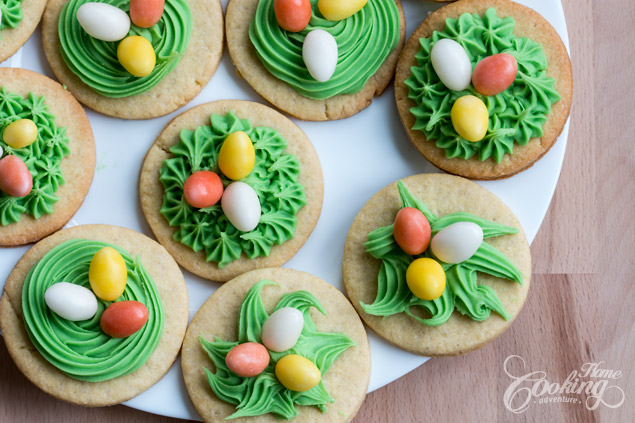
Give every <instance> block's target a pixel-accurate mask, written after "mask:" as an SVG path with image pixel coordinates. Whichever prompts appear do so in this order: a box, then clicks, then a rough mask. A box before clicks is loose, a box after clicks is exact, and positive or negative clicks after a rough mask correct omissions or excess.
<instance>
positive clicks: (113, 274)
mask: <svg viewBox="0 0 635 423" xmlns="http://www.w3.org/2000/svg"><path fill="white" fill-rule="evenodd" d="M127 279H128V271H127V269H126V262H125V261H124V259H123V257H121V254H119V252H118V251H117V250H115V249H114V248H112V247H104V248H102V249H101V250H99V251H97V252H96V253H95V255H94V256H93V258H92V259H91V261H90V266H89V267H88V281H89V282H90V287H91V288H92V289H93V292H94V293H95V295H97V297H98V298H101V299H102V300H104V301H114V300H116V299H117V298H119V296H120V295H121V294H122V293H123V291H124V289H125V288H126V281H127Z"/></svg>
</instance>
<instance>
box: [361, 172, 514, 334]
mask: <svg viewBox="0 0 635 423" xmlns="http://www.w3.org/2000/svg"><path fill="white" fill-rule="evenodd" d="M397 186H398V189H399V195H400V197H401V203H402V207H414V208H416V209H419V210H420V211H421V212H422V213H423V214H424V215H425V217H426V218H427V219H428V221H429V222H430V228H431V230H432V235H433V236H434V235H435V234H436V233H437V232H439V231H440V230H442V229H443V228H445V227H447V226H449V225H451V224H453V223H456V222H473V223H475V224H477V225H479V226H480V227H481V228H482V229H483V238H485V239H487V238H491V237H496V236H501V235H507V234H514V233H517V232H518V230H517V229H516V228H513V227H509V226H505V225H501V224H499V223H495V222H490V221H488V220H485V219H482V218H480V217H478V216H474V215H473V214H469V213H463V212H459V213H452V214H448V215H445V216H441V217H438V216H436V215H434V214H433V213H432V212H431V211H430V209H428V207H427V206H426V205H425V204H424V203H423V202H422V201H420V200H419V199H417V198H415V197H414V196H413V195H412V194H411V193H410V192H409V191H408V189H407V188H406V187H405V185H404V184H403V183H402V182H401V181H399V182H398V184H397ZM364 246H365V247H366V252H367V253H369V254H370V255H371V256H373V257H375V258H377V259H379V260H381V262H382V263H381V267H380V270H379V275H378V276H377V283H378V286H377V297H376V298H375V301H374V302H373V303H372V304H364V303H362V304H361V305H362V308H363V309H364V311H365V312H366V313H368V314H372V315H375V316H391V315H393V314H397V313H406V314H408V315H409V316H412V317H413V318H414V319H416V320H418V321H419V322H421V323H423V324H424V325H428V326H438V325H441V324H443V323H445V322H446V321H447V320H448V319H449V318H450V315H451V314H452V312H453V311H454V308H455V307H456V309H457V310H458V311H459V312H461V313H462V314H464V315H466V316H468V317H470V318H471V319H473V320H476V321H479V322H480V321H483V320H485V319H487V318H488V317H489V315H490V310H494V311H495V312H497V313H498V314H500V315H501V317H503V318H504V319H505V320H507V319H508V315H507V313H506V312H505V309H504V308H503V305H502V304H501V302H500V300H499V299H498V296H497V295H496V293H495V292H494V290H493V289H491V288H490V287H489V286H486V285H477V282H478V280H477V272H482V273H487V274H489V275H493V276H496V277H498V278H504V279H509V280H512V281H515V282H518V283H520V284H522V281H523V276H522V274H521V273H520V271H519V270H518V268H516V266H515V265H514V264H513V263H512V262H511V261H510V260H509V259H508V258H507V257H505V256H504V255H503V254H502V253H501V252H499V251H498V250H497V249H496V248H494V247H492V246H491V245H490V244H488V243H487V242H483V243H482V244H481V246H480V247H479V249H478V250H477V251H476V253H475V254H474V255H473V256H472V257H471V258H469V259H468V260H465V261H463V262H461V263H458V264H449V263H443V262H441V266H442V267H443V270H444V271H445V275H446V287H445V291H443V294H442V295H441V297H439V298H437V299H435V300H422V299H420V298H417V297H415V296H414V294H412V292H411V291H410V289H409V288H408V285H407V283H406V270H407V269H408V266H409V265H410V263H411V262H412V261H413V260H415V259H416V258H419V257H432V258H434V256H433V255H432V253H431V252H430V251H429V249H428V250H427V251H425V252H424V253H423V254H422V255H420V256H410V255H408V254H406V253H405V252H403V250H402V249H401V248H400V247H399V245H397V242H396V241H395V239H394V238H393V226H392V225H390V226H384V227H381V228H378V229H376V230H374V231H372V232H371V233H370V234H368V241H367V242H366V243H365V244H364ZM415 306H418V307H421V308H423V309H425V310H427V312H428V313H429V314H430V317H429V318H426V319H423V318H421V317H419V316H416V315H415V314H414V313H413V312H412V311H411V308H412V307H415Z"/></svg>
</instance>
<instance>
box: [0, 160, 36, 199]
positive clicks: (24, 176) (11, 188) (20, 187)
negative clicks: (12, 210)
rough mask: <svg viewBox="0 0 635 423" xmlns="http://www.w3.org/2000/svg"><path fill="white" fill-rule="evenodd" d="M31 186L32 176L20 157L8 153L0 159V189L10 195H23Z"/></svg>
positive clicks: (28, 191)
mask: <svg viewBox="0 0 635 423" xmlns="http://www.w3.org/2000/svg"><path fill="white" fill-rule="evenodd" d="M31 188H33V176H32V175H31V172H29V168H28V167H26V164H25V163H24V162H23V161H22V159H21V158H19V157H17V156H14V155H8V156H4V157H3V158H2V159H0V190H1V191H2V192H4V193H5V194H7V195H10V196H11V197H24V196H25V195H27V194H29V193H30V192H31Z"/></svg>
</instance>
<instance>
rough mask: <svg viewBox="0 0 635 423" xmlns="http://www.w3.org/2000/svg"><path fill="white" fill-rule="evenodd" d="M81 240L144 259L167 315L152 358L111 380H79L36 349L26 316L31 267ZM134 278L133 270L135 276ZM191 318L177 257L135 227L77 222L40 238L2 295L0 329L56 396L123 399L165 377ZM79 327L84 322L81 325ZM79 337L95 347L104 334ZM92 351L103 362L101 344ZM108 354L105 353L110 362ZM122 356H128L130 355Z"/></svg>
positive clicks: (88, 401)
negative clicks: (64, 245) (25, 293)
mask: <svg viewBox="0 0 635 423" xmlns="http://www.w3.org/2000/svg"><path fill="white" fill-rule="evenodd" d="M78 239H83V240H90V241H96V242H105V243H109V244H112V245H114V246H117V247H118V248H121V249H122V250H123V251H125V252H126V253H128V254H129V255H130V256H131V257H132V259H133V260H136V261H137V262H140V263H141V264H142V265H143V267H144V268H145V271H147V273H148V274H149V276H150V278H152V280H153V281H154V285H155V286H156V289H157V290H158V293H159V296H160V301H161V303H162V307H163V311H164V316H165V317H164V326H163V330H162V335H161V337H160V340H159V341H158V344H157V346H156V348H155V349H154V351H153V352H152V353H151V355H150V356H149V358H148V359H147V361H146V362H145V363H144V364H143V365H141V367H140V368H138V369H137V370H136V371H133V372H132V373H128V374H125V375H123V376H119V377H116V378H113V379H109V380H105V381H99V382H89V381H82V380H78V379H76V378H72V377H70V376H68V375H66V374H65V373H63V372H62V371H60V370H59V369H58V368H57V367H54V366H53V365H52V364H51V363H49V361H47V360H46V359H45V358H44V357H43V356H42V355H41V354H40V353H39V352H38V350H36V348H35V347H34V345H33V343H32V341H31V340H30V338H29V334H28V333H27V330H26V329H25V323H24V321H23V316H24V309H23V307H22V304H23V285H24V282H25V279H26V278H27V275H28V274H29V272H30V271H31V269H32V268H33V267H34V266H35V265H36V264H37V263H38V262H39V261H40V260H41V259H42V258H43V257H44V256H45V255H46V254H47V253H49V252H50V251H51V250H53V249H54V248H55V247H58V246H60V245H61V244H62V243H64V242H65V241H69V240H78ZM86 266H87V264H86ZM131 277H132V276H130V274H129V275H128V278H129V280H130V278H131ZM40 282H41V281H40ZM55 282H57V281H55ZM44 283H45V284H46V283H49V284H50V283H52V282H47V281H44ZM41 301H43V299H41ZM148 307H150V306H149V305H148ZM30 313H32V311H30ZM47 314H49V315H52V312H50V311H49V312H48V313H47ZM44 318H45V319H47V317H44ZM187 320H188V297H187V289H186V287H185V281H184V279H183V275H182V274H181V271H180V269H179V267H178V265H177V264H176V263H175V262H174V260H173V259H172V258H171V256H170V255H169V254H168V253H167V252H166V251H165V249H164V248H163V247H161V246H160V245H159V244H157V243H156V242H155V241H153V240H151V239H150V238H148V237H146V236H144V235H142V234H140V233H137V232H134V231H132V230H130V229H126V228H121V227H115V226H109V225H83V226H75V227H71V228H68V229H64V230H62V231H59V232H57V233H55V234H53V235H51V236H50V237H48V238H45V239H43V240H42V241H40V242H39V243H37V244H36V245H35V246H33V248H31V249H30V250H29V251H28V252H27V253H26V254H25V255H24V256H23V257H22V259H21V260H20V261H19V262H18V263H17V265H16V266H15V268H14V269H13V271H12V272H11V273H10V274H9V277H8V278H7V282H6V284H5V287H4V292H3V295H2V298H1V299H0V328H1V329H2V335H3V337H4V340H5V342H6V345H7V348H8V350H9V353H10V354H11V356H12V358H13V359H14V361H15V363H16V364H17V366H18V368H19V369H20V370H21V371H22V372H23V373H24V374H25V375H26V376H27V378H28V379H30V380H31V381H32V382H33V383H34V384H35V385H37V386H38V387H39V388H40V389H42V390H43V391H45V392H47V393H49V394H50V395H53V396H54V397H56V398H59V399H62V400H65V401H69V402H72V403H75V404H80V405H84V406H105V405H113V404H118V403H120V402H123V401H126V400H128V399H130V398H132V397H134V396H136V395H138V394H140V393H141V392H143V391H145V390H146V389H148V388H149V387H150V386H152V385H153V384H154V383H156V382H157V381H158V380H159V379H161V377H163V375H164V374H165V373H166V372H167V371H168V370H169V368H170V367H171V365H172V363H173V362H174V360H175V359H176V357H177V355H178V352H179V349H180V347H181V342H182V340H183V336H184V334H185V329H186V326H187ZM79 323H82V322H79ZM146 324H147V323H146ZM97 325H99V323H97ZM72 326H74V325H72ZM76 326H77V327H82V325H81V324H78V325H76ZM39 329H40V330H46V329H43V328H39ZM86 330H89V329H86ZM79 332H82V331H81V330H79ZM78 336H79V337H80V338H83V339H84V342H89V343H90V342H92V343H93V345H95V346H96V344H94V342H99V341H95V339H97V340H98V339H100V336H98V335H92V334H91V333H90V332H85V333H81V334H80V335H78ZM102 336H103V335H102ZM133 336H134V335H133ZM131 339H133V338H131ZM145 342H146V341H144V343H145ZM126 345H127V344H124V346H123V348H124V351H126V350H129V351H130V352H131V353H132V352H133V351H134V350H130V348H135V347H134V346H126ZM60 347H61V348H66V347H63V346H60ZM71 348H74V347H71ZM102 348H105V349H107V346H106V345H103V346H102ZM80 349H81V348H80ZM88 354H91V353H90V352H89V353H88ZM92 354H94V357H95V358H93V359H91V365H99V361H100V359H99V358H98V357H99V354H100V352H99V348H97V349H96V351H93V353H92ZM108 359H109V358H108V357H103V360H104V361H107V360H108ZM122 359H127V358H126V357H125V354H124V356H122Z"/></svg>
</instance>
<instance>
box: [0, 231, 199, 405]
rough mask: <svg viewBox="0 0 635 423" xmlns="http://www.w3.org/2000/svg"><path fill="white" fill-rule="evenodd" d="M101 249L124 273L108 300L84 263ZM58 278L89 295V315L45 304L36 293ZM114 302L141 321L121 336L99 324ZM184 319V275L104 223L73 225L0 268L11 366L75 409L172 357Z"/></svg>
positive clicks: (142, 381)
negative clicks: (139, 309) (135, 309)
mask: <svg viewBox="0 0 635 423" xmlns="http://www.w3.org/2000/svg"><path fill="white" fill-rule="evenodd" d="M104 247H110V248H111V252H110V253H111V254H110V255H109V256H108V257H107V258H105V259H103V260H105V261H109V258H112V257H113V254H114V255H116V254H117V253H118V254H119V255H120V256H121V258H122V259H123V262H124V264H125V269H124V270H127V274H125V273H124V275H125V278H126V281H125V286H124V287H121V288H122V289H123V293H122V294H121V295H120V296H118V297H117V298H116V299H114V300H104V299H101V297H102V296H104V297H106V296H107V295H109V290H110V289H113V288H111V287H110V285H108V284H107V283H105V284H104V283H101V284H100V282H95V280H94V279H93V277H94V275H93V271H94V270H93V268H92V267H93V265H92V264H91V262H92V261H93V257H94V256H95V254H96V253H98V252H100V250H102V248H104ZM112 251H115V252H116V253H112ZM112 262H116V260H115V258H112V260H111V261H109V263H112ZM89 269H90V271H89ZM117 270H118V269H116V268H115V269H114V270H113V272H115V273H116V271H117ZM95 272H96V277H97V278H99V276H100V274H102V273H108V271H107V270H104V266H103V262H102V267H101V271H100V270H99V268H98V269H97V270H96V271H95ZM89 273H90V276H89ZM89 279H90V281H89ZM59 282H68V283H70V284H73V285H80V286H83V287H86V288H88V289H87V290H88V291H89V292H94V293H95V295H97V307H96V314H95V315H94V316H93V317H90V318H86V316H81V317H80V316H77V317H75V316H71V317H69V316H68V315H66V314H63V311H64V310H63V309H64V308H69V307H70V308H71V309H72V311H78V310H80V311H81V310H82V309H83V308H84V307H85V304H86V303H85V302H82V303H81V304H79V305H77V304H76V303H72V305H71V304H66V305H64V304H63V305H62V306H61V307H62V310H59V309H55V311H53V310H54V309H52V306H51V305H50V303H49V300H50V299H49V300H45V292H47V290H48V289H49V287H50V286H51V285H53V286H55V285H57V284H58V283H59ZM114 285H116V284H114V283H113V286H114ZM104 286H105V288H104ZM117 286H119V285H117ZM47 295H48V293H47ZM114 295H117V293H115V294H114ZM114 295H112V296H111V297H108V298H112V297H113V296H114ZM64 298H65V299H67V300H68V301H69V302H71V301H72V300H73V299H74V297H73V296H72V295H65V296H64ZM93 298H94V297H93ZM124 301H137V302H140V303H141V304H143V305H144V306H145V307H146V309H147V314H146V316H147V321H146V322H145V324H144V325H143V326H142V327H141V328H140V329H139V330H138V331H136V332H134V333H133V334H131V335H129V336H125V337H113V336H111V335H109V334H108V333H110V334H112V332H108V333H106V332H105V331H104V330H108V329H104V323H103V320H104V319H102V316H103V315H105V314H106V313H107V312H108V310H111V308H112V307H113V306H112V305H110V304H111V303H112V304H113V305H115V304H119V305H120V304H122V303H123V302H124ZM57 307H60V305H59V304H58V305H57ZM62 316H64V317H62ZM69 318H73V319H74V318H83V319H84V320H78V321H72V320H69ZM115 320H117V319H115ZM187 320H188V298H187V290H186V288H185V281H184V279H183V275H182V274H181V271H180V269H179V267H178V265H177V264H176V263H175V262H174V260H173V259H172V258H171V257H170V255H169V254H168V253H167V252H166V251H165V249H163V248H162V247H161V246H160V245H159V244H157V243H156V242H155V241H153V240H151V239H150V238H148V237H146V236H145V235H142V234H139V233H137V232H134V231H132V230H130V229H126V228H120V227H115V226H107V225H85V226H75V227H72V228H69V229H64V230H62V231H59V232H57V233H55V234H53V235H51V236H50V237H48V238H45V239H43V240H42V241H40V242H39V243H37V244H36V245H35V246H33V248H31V249H30V250H29V251H28V252H27V253H26V254H25V255H24V257H22V259H21V260H20V261H19V262H18V264H17V265H16V267H15V268H14V269H13V271H12V272H11V273H10V274H9V277H8V279H7V282H6V285H5V287H4V292H3V295H2V299H1V300H0V328H1V329H2V335H3V337H4V339H5V342H6V345H7V348H8V350H9V353H10V354H11V357H12V358H13V360H14V361H15V362H16V364H17V366H18V367H19V368H20V370H21V371H22V372H23V373H24V374H25V375H26V377H27V378H29V379H30V380H31V381H32V382H33V383H34V384H35V385H36V386H38V387H39V388H40V389H42V390H44V391H45V392H47V393H49V394H51V395H53V396H55V397H56V398H59V399H62V400H65V401H69V402H72V403H75V404H80V405H85V406H104V405H112V404H117V403H120V402H122V401H126V400H128V399H130V398H132V397H134V396H136V395H138V394H140V393H141V392H143V391H145V390H146V389H148V388H149V387H150V386H152V385H153V384H154V383H156V382H157V381H158V380H159V379H161V377H162V376H163V375H164V374H165V373H166V372H167V371H168V369H169V368H170V367H171V365H172V363H173V362H174V360H175V359H176V356H177V354H178V352H179V349H180V347H181V341H182V340H183V336H184V334H185V328H186V326H187ZM100 321H102V322H101V324H100ZM111 321H112V314H111ZM108 327H112V325H111V326H106V328H108ZM114 335H116V336H120V335H123V334H121V333H119V334H118V333H115V334H114Z"/></svg>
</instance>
